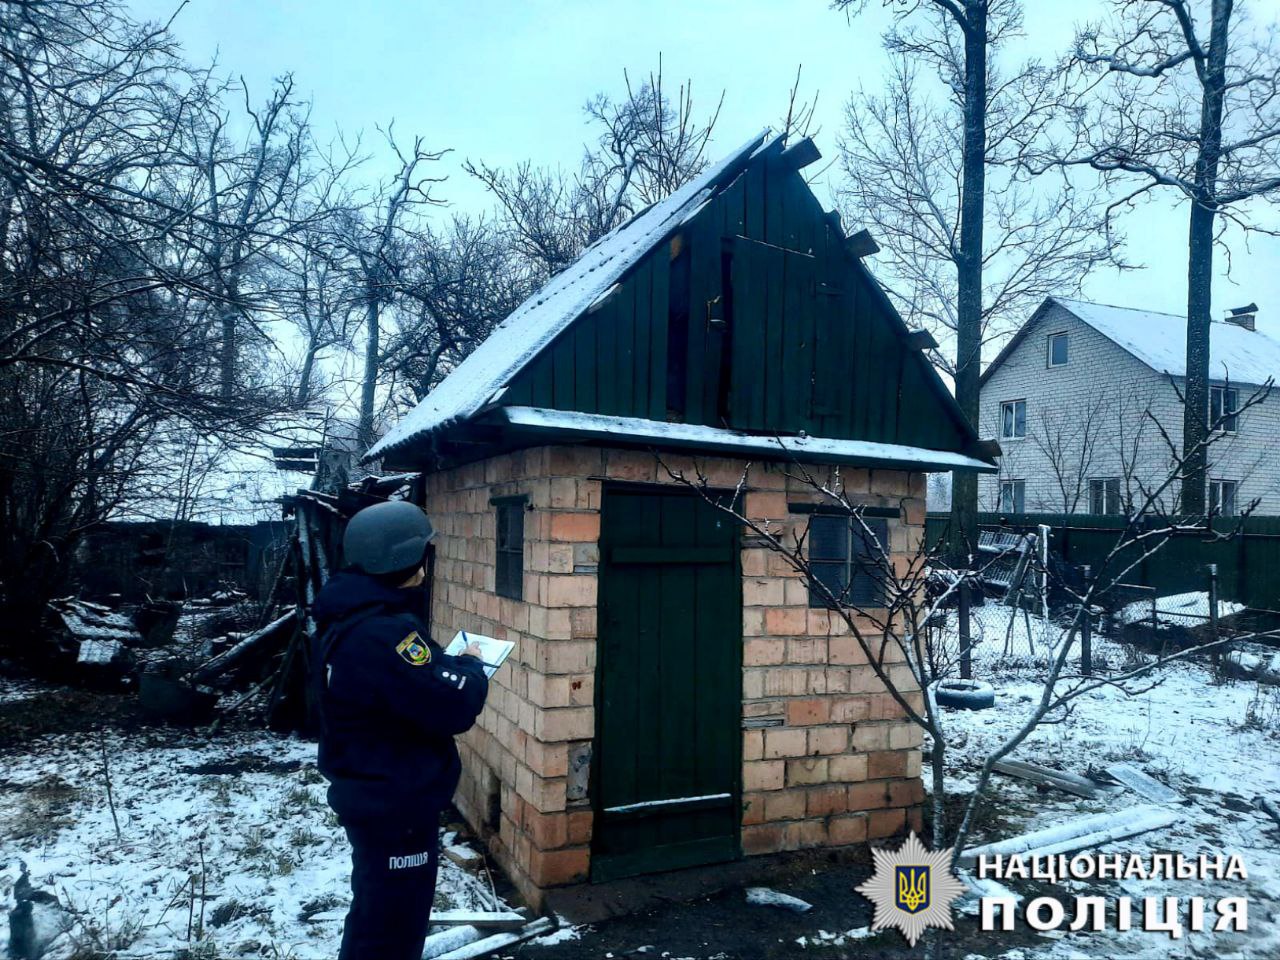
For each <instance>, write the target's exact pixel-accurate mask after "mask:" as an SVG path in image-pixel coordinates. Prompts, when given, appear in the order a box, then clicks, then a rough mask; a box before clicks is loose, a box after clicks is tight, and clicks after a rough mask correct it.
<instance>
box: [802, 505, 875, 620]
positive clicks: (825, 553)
mask: <svg viewBox="0 0 1280 960" xmlns="http://www.w3.org/2000/svg"><path fill="white" fill-rule="evenodd" d="M873 538H874V539H873ZM888 546H889V522H888V521H887V520H884V519H881V518H877V517H864V518H863V519H862V520H861V521H859V520H857V519H855V518H853V517H850V516H848V515H847V514H822V513H816V514H814V515H813V516H811V517H810V518H809V567H810V569H812V571H813V575H814V579H816V580H818V581H819V582H820V583H821V584H822V585H823V586H825V587H826V588H827V590H829V591H830V592H831V595H832V596H833V597H835V598H836V600H837V601H838V602H839V604H840V605H841V606H842V607H854V608H862V607H881V606H884V585H883V583H882V580H883V576H882V574H881V572H880V569H879V568H878V566H877V559H878V558H879V557H881V556H883V555H884V553H885V552H886V551H887V550H888ZM830 605H831V604H830V601H828V600H827V598H826V595H825V594H824V593H823V591H822V590H820V589H818V588H817V586H816V585H814V584H810V586H809V606H811V607H821V608H827V607H830Z"/></svg>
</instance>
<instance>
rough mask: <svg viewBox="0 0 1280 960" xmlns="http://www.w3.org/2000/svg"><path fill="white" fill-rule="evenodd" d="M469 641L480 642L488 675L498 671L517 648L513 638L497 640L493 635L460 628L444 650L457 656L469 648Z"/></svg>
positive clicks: (450, 654) (486, 674)
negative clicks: (489, 635)
mask: <svg viewBox="0 0 1280 960" xmlns="http://www.w3.org/2000/svg"><path fill="white" fill-rule="evenodd" d="M469 643H478V644H480V652H481V656H480V659H481V660H483V661H484V673H485V676H487V677H492V676H493V675H494V674H495V673H497V672H498V668H499V667H500V666H502V662H503V661H504V660H506V659H507V657H508V656H510V655H511V651H512V650H514V649H515V648H516V645H515V643H514V642H513V641H511V640H495V639H494V638H493V637H486V636H482V635H481V634H478V633H468V632H467V631H465V630H459V631H458V632H457V633H456V634H455V635H454V637H453V639H452V640H450V641H449V645H448V646H447V647H445V648H444V652H445V653H447V654H448V655H449V656H451V657H456V656H458V655H459V654H461V653H462V651H463V650H465V649H466V648H467V644H469Z"/></svg>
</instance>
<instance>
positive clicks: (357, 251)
mask: <svg viewBox="0 0 1280 960" xmlns="http://www.w3.org/2000/svg"><path fill="white" fill-rule="evenodd" d="M385 137H386V141H387V144H388V146H389V147H390V148H391V151H392V153H393V154H394V155H395V157H396V160H397V161H398V163H399V169H398V170H397V171H396V173H395V174H394V175H392V176H391V177H390V178H389V179H388V180H386V181H384V182H383V183H381V184H379V185H378V186H377V188H376V189H375V191H374V194H373V196H372V197H370V198H369V199H368V202H366V203H365V204H364V205H363V207H362V208H361V209H358V210H356V211H354V212H353V213H351V214H350V215H349V216H348V218H347V222H346V225H345V235H346V240H345V243H346V245H347V249H348V251H349V253H350V256H351V258H352V261H353V263H354V265H355V270H356V279H357V283H358V286H359V291H360V299H361V306H362V309H363V312H364V334H365V347H364V366H363V372H362V374H361V377H360V420H359V427H358V436H359V440H360V442H361V444H363V446H364V447H365V448H366V449H367V448H368V447H370V446H372V445H373V443H374V441H375V440H376V439H377V437H376V435H375V424H374V419H375V414H376V403H377V394H378V383H379V366H380V363H381V361H382V356H383V354H382V312H383V310H384V308H385V307H387V306H388V305H389V304H391V303H393V302H394V301H395V298H396V295H397V291H398V284H399V280H400V277H401V275H402V274H403V272H404V270H405V266H406V264H405V251H406V250H407V248H408V240H409V238H410V237H411V236H413V235H414V231H415V230H419V229H421V225H420V224H419V223H418V222H417V219H416V214H417V213H418V212H420V210H421V208H422V207H424V206H430V205H434V204H438V203H439V202H440V201H438V200H437V199H436V198H435V197H433V196H432V195H431V188H432V187H433V186H434V185H436V184H438V183H440V182H441V181H442V179H443V178H441V177H430V176H428V175H427V174H425V173H424V172H423V169H424V168H425V167H427V166H428V165H429V164H431V163H433V162H434V161H436V160H439V159H440V158H441V157H442V156H444V151H438V152H434V153H433V152H431V151H429V150H427V149H426V147H425V146H423V141H422V138H421V137H415V138H414V140H413V146H412V147H411V148H408V149H404V148H402V147H401V146H400V144H399V143H398V142H397V141H396V137H395V130H394V125H393V126H391V127H388V128H387V130H386V132H385Z"/></svg>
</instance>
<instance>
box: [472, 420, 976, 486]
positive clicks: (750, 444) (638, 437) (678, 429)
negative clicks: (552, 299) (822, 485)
mask: <svg viewBox="0 0 1280 960" xmlns="http://www.w3.org/2000/svg"><path fill="white" fill-rule="evenodd" d="M494 416H495V417H498V418H501V420H502V421H503V422H504V423H506V424H508V425H510V426H512V427H517V428H518V427H524V428H526V429H537V430H540V431H544V432H548V431H551V432H554V431H557V430H562V431H564V432H565V433H566V434H572V435H573V436H575V437H584V436H585V437H598V438H601V439H609V438H617V437H626V438H627V440H629V441H632V442H635V441H652V442H653V443H655V444H660V445H661V446H664V447H675V448H679V447H689V448H693V449H697V450H702V451H708V452H709V451H720V452H724V453H745V454H750V455H756V456H770V455H772V456H775V457H800V458H805V457H814V458H817V459H820V460H823V461H827V460H834V461H844V462H847V463H854V464H859V465H863V466H871V467H883V468H885V469H899V470H900V469H904V468H905V469H911V470H955V469H962V470H979V471H983V472H994V471H995V470H996V468H995V467H994V466H992V465H991V464H989V463H987V462H985V461H983V460H979V459H977V458H975V457H967V456H965V455H964V454H961V453H953V452H950V451H946V450H926V449H925V448H923V447H910V446H906V445H904V444H899V443H877V442H875V441H871V440H836V439H831V438H827V437H810V436H803V437H801V436H767V435H761V434H753V433H742V432H740V431H738V430H729V429H726V428H724V427H707V426H702V425H700V424H695V423H666V422H662V421H658V420H643V419H640V418H637V417H610V416H605V415H604V414H599V413H577V412H574V411H568V410H547V409H544V408H541V407H502V408H500V409H498V410H496V411H494Z"/></svg>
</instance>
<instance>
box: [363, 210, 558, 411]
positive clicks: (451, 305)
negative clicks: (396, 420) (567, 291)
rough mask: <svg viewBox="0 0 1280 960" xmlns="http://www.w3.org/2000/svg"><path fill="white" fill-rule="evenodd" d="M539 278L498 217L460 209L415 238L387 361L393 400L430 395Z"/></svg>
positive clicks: (410, 400)
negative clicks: (488, 217) (477, 216)
mask: <svg viewBox="0 0 1280 960" xmlns="http://www.w3.org/2000/svg"><path fill="white" fill-rule="evenodd" d="M538 282H539V276H538V274H537V272H536V271H534V270H533V269H532V268H531V267H530V266H529V264H528V262H527V261H526V260H525V259H524V258H523V257H521V256H519V255H518V253H517V252H516V250H515V249H514V248H513V246H512V244H511V241H510V234H509V233H507V232H506V231H504V230H502V229H500V228H499V227H498V226H497V224H496V223H494V222H493V221H489V220H485V219H483V218H480V219H472V218H469V217H462V216H457V217H454V218H452V219H451V220H450V221H449V222H448V223H447V224H445V226H444V227H443V228H442V229H438V230H427V231H425V232H424V233H423V234H422V235H421V236H419V237H416V238H414V239H413V240H412V241H410V242H409V246H408V250H407V254H406V269H405V272H404V274H403V275H402V277H401V280H400V282H399V289H400V291H401V300H400V309H399V311H398V312H397V317H396V329H395V331H394V333H393V335H392V336H391V338H390V342H389V343H388V345H387V350H386V355H385V357H384V359H383V361H382V369H383V372H384V376H385V378H386V379H387V380H388V381H389V386H390V389H391V394H392V398H393V401H395V402H397V403H401V402H402V403H403V404H404V405H411V404H413V403H417V402H418V401H419V400H421V399H422V398H423V397H425V396H426V395H427V394H428V393H429V392H430V391H431V390H432V389H434V388H435V386H436V385H437V384H438V383H439V382H440V381H441V380H442V379H444V377H445V376H446V375H447V374H448V373H449V372H450V371H451V370H452V369H453V368H454V367H456V366H457V365H458V364H459V363H460V362H461V361H462V360H463V359H464V358H465V357H466V356H467V355H468V354H469V353H470V352H471V351H472V350H474V349H475V348H476V347H477V346H478V345H479V344H480V343H481V342H483V341H484V339H485V338H486V337H488V336H489V334H490V333H491V332H492V331H493V328H494V327H495V326H497V325H498V324H499V323H500V322H501V321H502V320H504V319H505V318H506V317H507V316H508V315H509V314H510V313H511V312H512V311H513V310H515V309H516V307H518V306H519V305H520V304H521V303H522V302H523V301H524V299H525V298H526V297H528V296H529V295H530V294H532V293H533V292H534V290H535V289H536V287H537V284H538Z"/></svg>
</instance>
